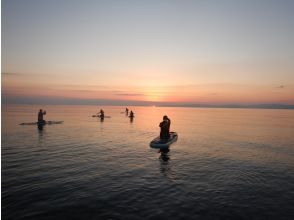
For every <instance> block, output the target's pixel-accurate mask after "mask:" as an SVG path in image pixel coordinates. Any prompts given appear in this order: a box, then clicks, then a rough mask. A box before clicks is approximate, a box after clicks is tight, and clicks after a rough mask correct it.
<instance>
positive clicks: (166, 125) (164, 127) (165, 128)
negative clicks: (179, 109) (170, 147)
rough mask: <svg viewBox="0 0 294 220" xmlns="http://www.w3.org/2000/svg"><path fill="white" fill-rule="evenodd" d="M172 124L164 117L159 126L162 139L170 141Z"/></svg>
mask: <svg viewBox="0 0 294 220" xmlns="http://www.w3.org/2000/svg"><path fill="white" fill-rule="evenodd" d="M170 124H171V122H170V119H169V118H168V117H167V116H166V115H165V116H163V121H162V122H161V123H160V124H159V127H160V138H161V139H169V129H170Z"/></svg>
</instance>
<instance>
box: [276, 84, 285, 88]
mask: <svg viewBox="0 0 294 220" xmlns="http://www.w3.org/2000/svg"><path fill="white" fill-rule="evenodd" d="M276 88H277V89H284V88H285V86H284V85H280V86H277V87H276Z"/></svg>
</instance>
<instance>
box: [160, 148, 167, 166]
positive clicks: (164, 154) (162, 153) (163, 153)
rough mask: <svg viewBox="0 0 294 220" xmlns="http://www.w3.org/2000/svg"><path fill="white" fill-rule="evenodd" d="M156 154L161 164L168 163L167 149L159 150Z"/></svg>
mask: <svg viewBox="0 0 294 220" xmlns="http://www.w3.org/2000/svg"><path fill="white" fill-rule="evenodd" d="M158 153H160V156H159V160H160V161H162V162H163V163H165V162H168V161H169V159H170V158H169V148H166V149H160V150H159V151H158Z"/></svg>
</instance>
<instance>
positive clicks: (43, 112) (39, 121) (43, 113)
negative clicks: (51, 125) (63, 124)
mask: <svg viewBox="0 0 294 220" xmlns="http://www.w3.org/2000/svg"><path fill="white" fill-rule="evenodd" d="M43 115H46V111H43V110H42V109H40V111H39V113H38V124H39V125H40V124H45V123H46V121H45V120H44V118H43Z"/></svg>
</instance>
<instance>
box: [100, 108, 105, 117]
mask: <svg viewBox="0 0 294 220" xmlns="http://www.w3.org/2000/svg"><path fill="white" fill-rule="evenodd" d="M99 117H100V118H101V119H104V111H103V110H102V109H100V116H99Z"/></svg>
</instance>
